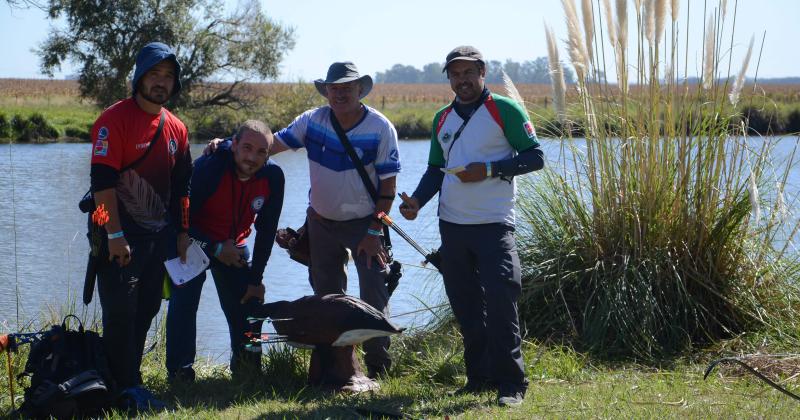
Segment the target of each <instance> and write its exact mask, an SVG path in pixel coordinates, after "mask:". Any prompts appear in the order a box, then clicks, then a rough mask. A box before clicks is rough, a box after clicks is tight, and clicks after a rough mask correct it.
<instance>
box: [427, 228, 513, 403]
mask: <svg viewBox="0 0 800 420" xmlns="http://www.w3.org/2000/svg"><path fill="white" fill-rule="evenodd" d="M439 230H440V232H441V236H442V247H441V249H440V252H441V255H442V274H443V277H444V286H445V291H446V292H447V297H448V299H449V300H450V306H451V307H452V308H453V314H454V315H455V317H456V320H457V321H458V324H459V326H460V327H461V334H462V336H463V338H464V364H465V365H466V369H467V380H468V381H470V382H475V383H480V382H492V383H494V384H495V385H496V386H497V387H498V388H499V389H500V390H501V391H503V390H508V391H522V392H525V390H526V389H527V380H526V379H525V370H524V365H523V361H522V351H521V344H522V338H521V337H520V329H519V315H518V312H517V299H519V295H520V292H521V280H520V279H521V275H520V266H519V256H518V255H517V246H516V242H515V241H514V228H513V227H511V226H508V225H504V224H500V223H492V224H481V225H458V224H454V223H448V222H445V221H440V222H439Z"/></svg>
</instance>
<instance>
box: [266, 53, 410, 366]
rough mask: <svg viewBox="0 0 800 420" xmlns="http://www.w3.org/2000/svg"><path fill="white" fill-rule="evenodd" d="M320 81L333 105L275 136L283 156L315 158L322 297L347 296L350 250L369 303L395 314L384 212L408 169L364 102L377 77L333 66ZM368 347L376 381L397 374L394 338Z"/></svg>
mask: <svg viewBox="0 0 800 420" xmlns="http://www.w3.org/2000/svg"><path fill="white" fill-rule="evenodd" d="M314 84H315V86H316V88H317V90H318V91H319V93H320V94H321V95H322V96H324V97H325V98H327V99H328V105H326V106H322V107H319V108H315V109H312V110H309V111H306V112H304V113H303V114H301V115H300V116H298V117H297V118H296V119H295V120H294V121H293V122H292V123H291V124H289V126H288V127H286V128H284V129H282V130H280V131H278V132H277V133H275V139H276V140H277V141H276V142H275V144H274V145H273V148H272V153H273V154H275V153H279V152H281V151H284V150H287V149H293V150H297V149H300V148H303V147H305V149H306V151H307V154H308V166H309V176H310V178H311V191H310V194H309V199H310V206H309V207H308V229H309V235H310V236H309V237H310V244H311V247H310V248H311V264H310V271H311V279H312V284H313V288H314V293H316V294H318V295H326V294H331V293H345V291H346V290H347V271H346V269H345V264H346V262H347V249H349V250H350V251H351V253H352V255H353V259H354V261H355V265H356V269H357V271H358V281H359V290H360V291H361V299H362V300H364V301H365V302H367V303H368V304H370V305H372V306H373V307H375V308H376V309H377V310H379V311H381V312H383V313H384V314H386V315H387V316H388V315H389V306H388V303H389V292H388V289H387V287H386V276H387V274H388V269H387V266H386V262H387V260H388V256H387V254H386V250H385V249H384V247H383V245H382V242H381V238H380V235H381V233H382V226H381V223H380V221H379V220H377V218H376V214H377V213H379V212H386V213H388V212H389V210H390V209H391V206H392V200H393V198H394V195H395V179H396V176H397V174H398V173H399V172H400V154H399V150H398V147H397V131H396V130H395V128H394V126H393V125H392V123H391V122H389V120H388V119H387V118H386V117H385V116H383V114H381V113H380V112H378V111H376V110H375V109H373V108H370V107H368V106H366V105H364V104H362V103H361V99H363V98H364V97H365V96H367V94H368V93H369V92H370V90H371V89H372V78H371V77H370V76H368V75H364V76H361V75H360V74H359V73H358V69H357V68H356V66H355V64H353V63H351V62H341V63H333V64H332V65H331V66H330V68H329V69H328V74H327V77H326V78H325V80H321V79H320V80H316V81H315V82H314ZM334 118H335V119H336V120H337V121H338V123H339V124H340V125H341V127H342V129H343V130H344V132H345V134H346V135H347V138H348V140H349V141H350V143H351V144H352V145H353V149H354V150H355V152H356V154H357V155H358V156H359V158H360V159H361V161H362V162H363V164H364V167H365V169H366V173H367V175H368V177H369V179H370V180H371V181H372V183H373V185H375V187H376V190H377V191H378V200H377V202H376V203H374V202H373V200H372V198H371V197H370V194H369V192H368V191H367V189H366V187H365V185H364V182H363V181H362V179H361V177H360V176H359V174H358V172H357V170H356V168H355V166H354V164H353V161H352V160H351V159H350V157H349V156H348V154H347V152H346V150H345V148H344V146H343V145H342V143H341V141H340V140H339V137H338V136H337V134H336V131H335V129H334V128H333V123H332V119H334ZM363 347H364V352H365V356H364V361H365V363H366V365H367V370H368V376H370V377H372V378H374V377H375V376H377V375H380V374H383V373H384V372H386V371H387V370H388V369H389V367H390V366H391V359H390V358H389V353H388V348H389V338H388V337H381V338H373V339H370V340H367V341H366V342H364V345H363Z"/></svg>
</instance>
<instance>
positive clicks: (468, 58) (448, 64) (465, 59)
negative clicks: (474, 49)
mask: <svg viewBox="0 0 800 420" xmlns="http://www.w3.org/2000/svg"><path fill="white" fill-rule="evenodd" d="M454 61H479V62H481V63H483V60H481V59H480V58H475V57H456V58H453V59H451V60H450V61H448V62H447V63H445V65H444V68H443V69H442V73H444V72H446V71H447V67H448V66H450V64H453V62H454Z"/></svg>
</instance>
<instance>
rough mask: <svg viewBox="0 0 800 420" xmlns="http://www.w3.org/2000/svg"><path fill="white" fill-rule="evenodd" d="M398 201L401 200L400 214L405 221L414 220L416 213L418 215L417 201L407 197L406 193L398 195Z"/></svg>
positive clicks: (414, 198)
mask: <svg viewBox="0 0 800 420" xmlns="http://www.w3.org/2000/svg"><path fill="white" fill-rule="evenodd" d="M400 199H401V200H403V203H402V204H400V214H402V215H403V217H405V218H406V220H414V219H416V218H417V213H419V200H417V198H416V197H409V196H408V194H406V193H402V194H400Z"/></svg>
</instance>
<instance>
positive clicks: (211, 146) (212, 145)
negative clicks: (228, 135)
mask: <svg viewBox="0 0 800 420" xmlns="http://www.w3.org/2000/svg"><path fill="white" fill-rule="evenodd" d="M223 141H225V140H224V139H214V140H211V141H209V142H208V145H207V146H206V148H205V149H203V154H204V155H206V156H208V155H210V154H212V153H214V152H216V151H217V146H219V144H220V143H222V142H223Z"/></svg>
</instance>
